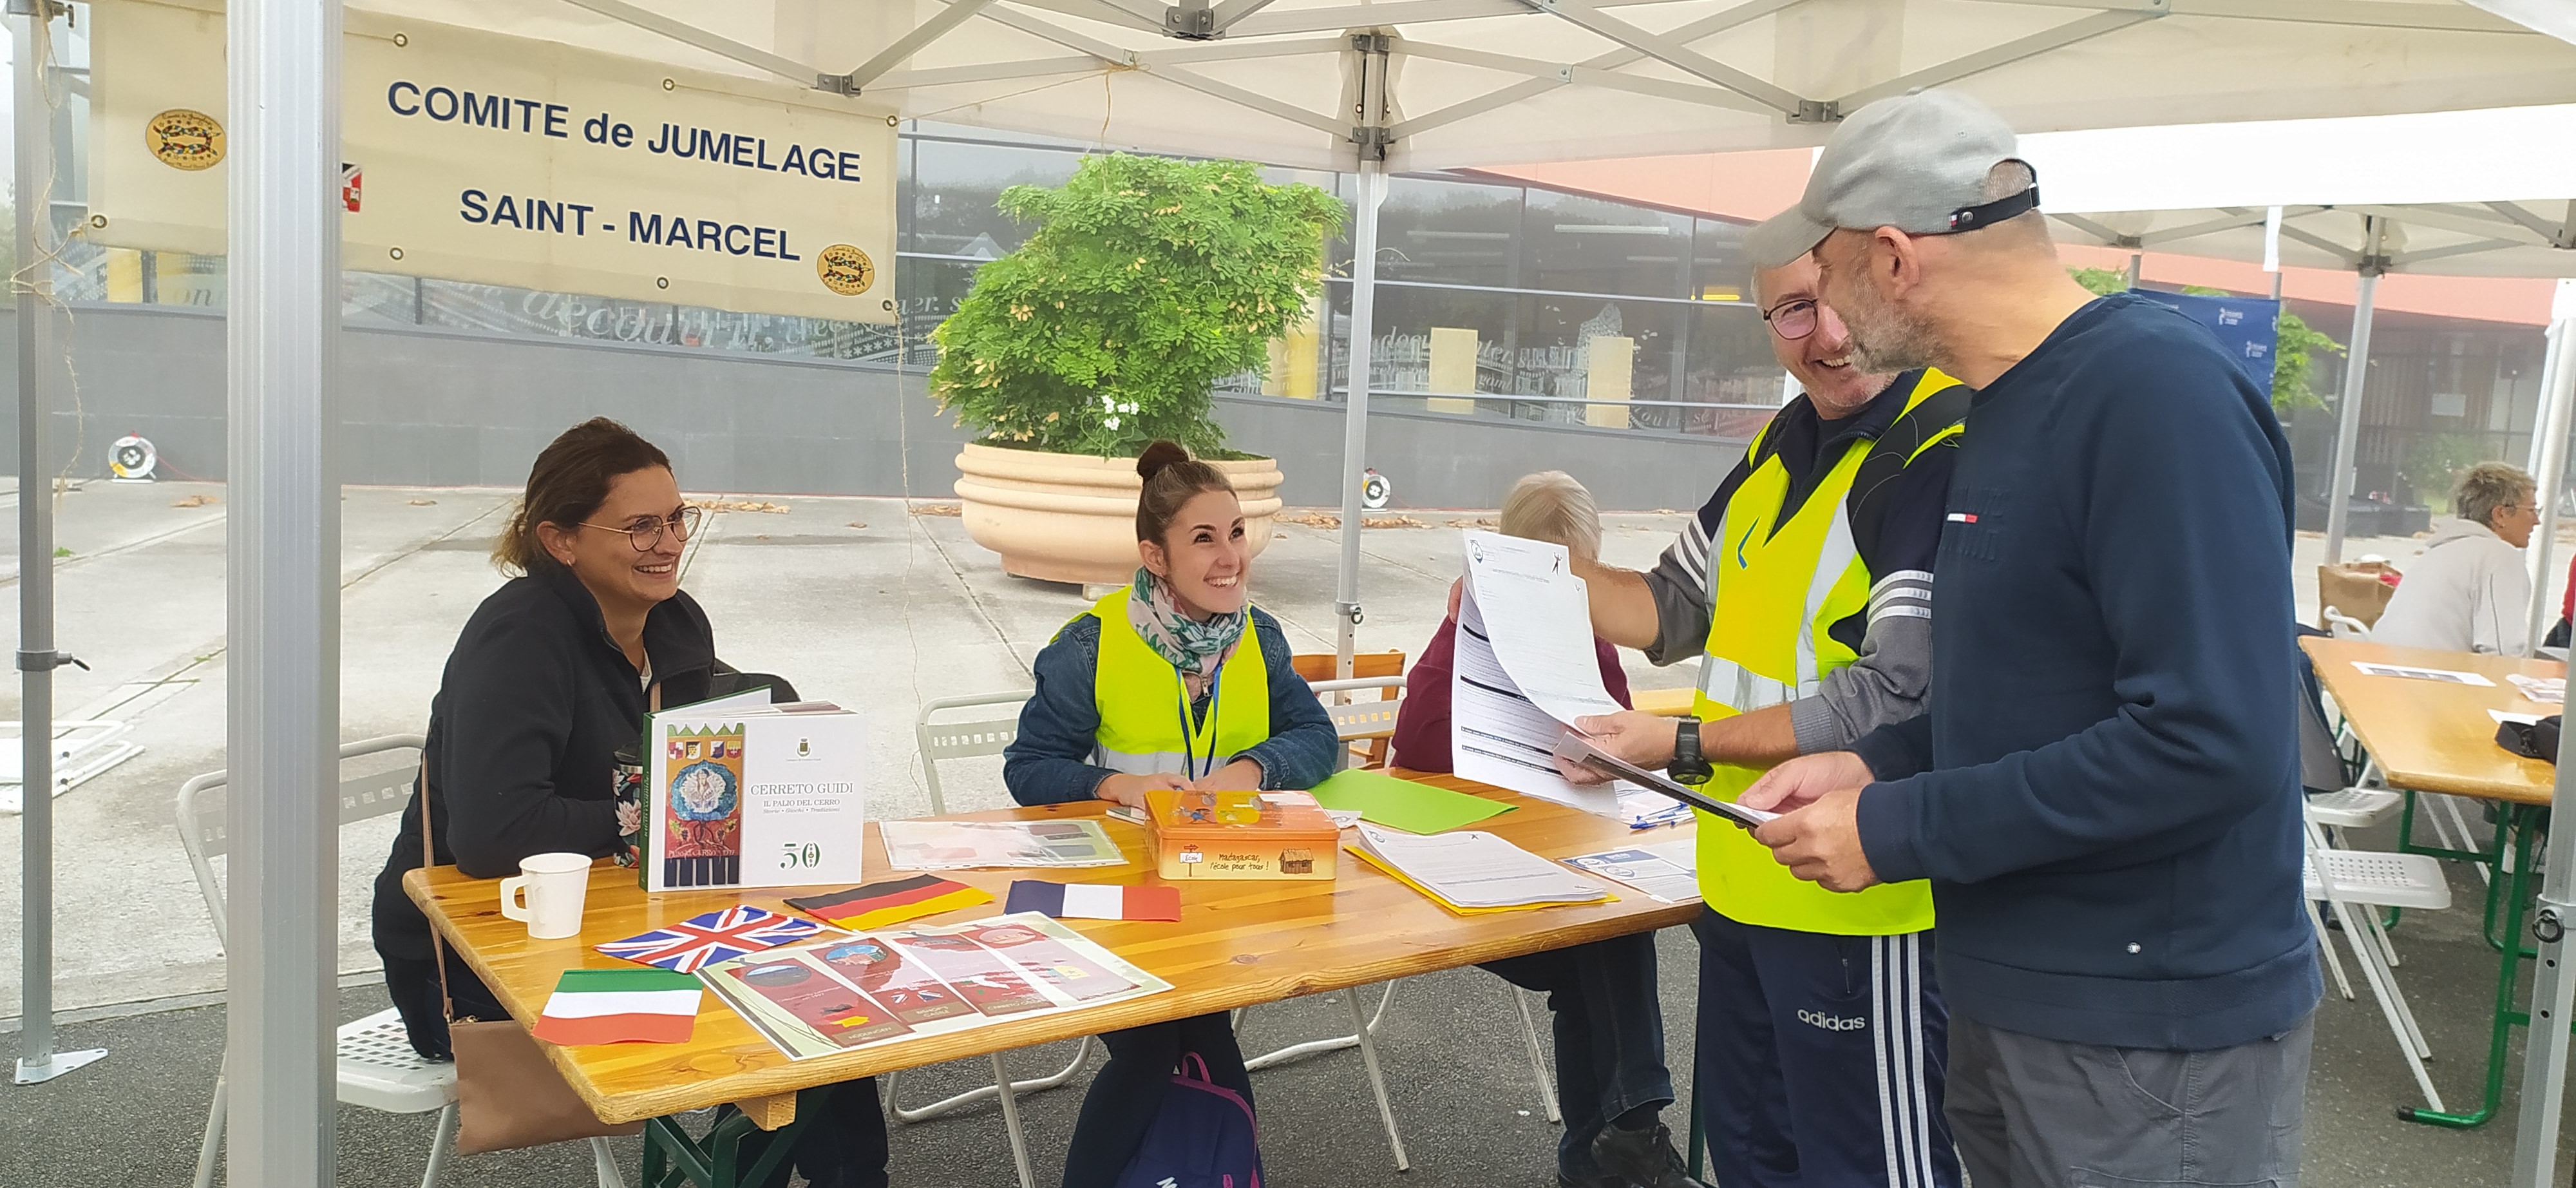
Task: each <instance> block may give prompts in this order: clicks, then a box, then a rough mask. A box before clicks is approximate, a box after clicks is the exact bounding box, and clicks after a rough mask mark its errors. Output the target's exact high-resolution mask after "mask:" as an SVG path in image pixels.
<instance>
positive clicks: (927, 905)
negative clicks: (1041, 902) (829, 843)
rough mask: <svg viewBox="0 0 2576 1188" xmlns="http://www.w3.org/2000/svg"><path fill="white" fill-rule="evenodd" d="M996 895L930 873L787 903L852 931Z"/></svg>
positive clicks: (864, 929)
mask: <svg viewBox="0 0 2576 1188" xmlns="http://www.w3.org/2000/svg"><path fill="white" fill-rule="evenodd" d="M991 902H993V897H992V896H991V895H989V894H987V893H985V892H982V891H978V890H976V889H975V888H973V887H969V886H967V885H966V884H964V883H958V882H952V881H950V880H948V879H943V878H937V877H934V876H931V875H914V876H913V877H911V878H908V879H889V880H887V881H885V882H882V883H869V884H868V885H866V886H864V887H852V888H850V889H849V890H847V891H835V892H833V893H832V894H830V895H811V896H807V897H805V898H803V899H791V900H788V901H787V906H789V907H792V908H795V909H796V910H797V911H800V912H803V913H805V914H807V915H809V916H813V917H814V918H816V919H818V920H825V921H829V922H831V923H832V924H834V925H837V926H839V927H842V928H847V929H849V930H851V931H852V932H865V931H867V930H868V929H871V928H883V927H885V926H886V925H888V924H900V923H902V922H904V921H906V920H917V919H920V918H921V917H923V916H936V915H938V914H939V913H941V912H949V911H955V910H957V909H958V908H964V907H973V906H975V905H976V904H979V903H991Z"/></svg>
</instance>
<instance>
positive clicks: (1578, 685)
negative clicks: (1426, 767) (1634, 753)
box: [1449, 530, 1620, 816]
mask: <svg viewBox="0 0 2576 1188" xmlns="http://www.w3.org/2000/svg"><path fill="white" fill-rule="evenodd" d="M1465 544H1466V548H1465V550H1464V551H1465V553H1466V571H1467V573H1466V579H1467V580H1466V588H1465V590H1464V592H1463V593H1462V594H1461V595H1460V596H1459V599H1458V641H1457V662H1456V666H1455V668H1454V669H1453V670H1452V671H1451V674H1450V711H1449V746H1450V756H1451V762H1452V763H1453V764H1454V765H1455V769H1456V771H1457V773H1458V774H1459V775H1461V776H1464V777H1465V778H1467V779H1471V780H1477V781H1480V782H1483V783H1487V784H1492V785H1494V786H1495V787H1498V788H1509V789H1511V790H1513V791H1515V792H1522V793H1527V794H1529V795H1532V796H1537V797H1541V798H1543V799H1547V800H1553V801H1556V802H1558V803H1560V804H1566V805H1570V806H1572V807H1575V808H1580V809H1584V810H1586V811H1589V812H1596V813H1600V814H1602V815H1604V816H1616V815H1618V814H1619V793H1618V791H1617V790H1615V789H1612V788H1607V787H1602V788H1585V787H1577V786H1576V785H1574V784H1571V783H1568V782H1567V781H1566V779H1565V777H1564V776H1562V775H1559V774H1558V773H1557V770H1556V764H1555V762H1554V761H1553V760H1551V759H1550V758H1549V756H1550V754H1551V753H1552V752H1553V751H1554V750H1555V747H1556V740H1557V738H1558V737H1559V736H1561V735H1563V734H1564V733H1566V731H1568V730H1570V729H1572V728H1573V725H1574V721H1575V719H1576V718H1579V717H1583V716H1585V715H1589V714H1611V713H1617V712H1619V709H1620V706H1619V703H1618V701H1617V700H1616V699H1614V698H1612V697H1611V696H1610V693H1609V691H1608V690H1607V689H1605V688H1604V687H1603V686H1602V684H1601V664H1600V661H1599V659H1598V654H1597V653H1596V652H1595V651H1594V650H1593V645H1592V611H1591V603H1590V601H1589V596H1588V595H1587V594H1586V592H1585V587H1584V583H1583V579H1581V578H1579V577H1576V576H1574V572H1573V567H1572V563H1571V559H1570V558H1569V557H1568V556H1567V554H1566V551H1565V546H1563V545H1557V544H1549V543H1547V542H1545V541H1536V540H1522V539H1520V538H1518V537H1511V536H1500V535H1497V534H1495V533H1491V532H1479V531H1474V530H1469V531H1468V532H1467V533H1466V540H1465Z"/></svg>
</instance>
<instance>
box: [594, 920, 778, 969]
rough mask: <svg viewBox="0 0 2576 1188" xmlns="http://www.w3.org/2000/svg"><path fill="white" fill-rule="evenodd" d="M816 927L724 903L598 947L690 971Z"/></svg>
mask: <svg viewBox="0 0 2576 1188" xmlns="http://www.w3.org/2000/svg"><path fill="white" fill-rule="evenodd" d="M822 930H823V926H822V925H820V924H816V923H814V922H813V921H811V920H799V919H796V918H795V917H793V916H782V915H779V914H778V913H776V912H773V911H768V910H765V909H762V908H756V907H729V908H726V909H724V910H723V911H720V912H708V913H706V914H705V915H702V916H691V917H689V918H688V919H686V920H683V921H681V922H679V923H677V924H673V925H670V926H668V927H663V928H656V929H654V930H653V931H651V932H647V933H642V934H640V935H636V936H630V937H627V938H626V939H625V940H618V941H610V942H608V943H607V944H604V945H601V946H599V951H600V952H602V953H606V954H608V955H609V956H611V957H623V958H625V959H626V960H628V961H635V962H641V963H643V964H645V965H657V966H660V967H662V968H663V969H667V970H670V971H671V972H673V973H696V972H698V971H699V970H701V969H704V968H706V967H707V966H710V965H713V964H715V963H716V962H719V961H729V960H731V959H733V958H736V957H740V956H742V955H744V954H746V953H757V952H759V951H761V950H762V949H766V948H770V947H773V946H776V945H783V944H786V943H787V942H789V941H792V940H802V939H804V938H805V937H809V936H812V935H814V934H815V933H817V932H821V931H822Z"/></svg>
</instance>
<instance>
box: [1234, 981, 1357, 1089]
mask: <svg viewBox="0 0 2576 1188" xmlns="http://www.w3.org/2000/svg"><path fill="white" fill-rule="evenodd" d="M1385 986H1386V993H1384V994H1382V995H1379V996H1378V1000H1377V1010H1376V1012H1375V1013H1373V1014H1371V1015H1370V1016H1369V1017H1368V1020H1367V1022H1366V1024H1365V1025H1364V1027H1363V1028H1361V1029H1359V1030H1365V1031H1367V1032H1368V1033H1369V1034H1370V1035H1372V1036H1374V1035H1376V1034H1377V1029H1378V1025H1379V1024H1380V1023H1383V1022H1385V1021H1386V1004H1388V1003H1390V1002H1393V1001H1395V983H1393V982H1388V983H1385ZM1359 992H1360V987H1357V986H1353V987H1351V994H1352V995H1353V998H1352V1001H1353V1002H1355V1003H1356V1002H1357V1001H1358V998H1357V996H1358V994H1359ZM1247 1009H1248V1008H1247ZM1243 1015H1244V1012H1243V1011H1236V1012H1235V1014H1234V1021H1235V1023H1234V1025H1235V1034H1237V1035H1241V1034H1242V1033H1243ZM1359 1042H1360V1040H1359V1035H1358V1032H1357V1031H1356V1030H1355V1031H1354V1032H1353V1033H1352V1034H1350V1035H1337V1036H1333V1037H1331V1038H1329V1039H1319V1040H1308V1041H1306V1042H1305V1043H1302V1044H1290V1045H1288V1046H1287V1047H1284V1048H1281V1049H1279V1050H1278V1051H1276V1052H1264V1053H1262V1054H1261V1055H1259V1056H1255V1057H1253V1058H1251V1059H1249V1060H1246V1061H1244V1062H1243V1071H1245V1072H1257V1071H1259V1070H1261V1069H1265V1068H1272V1067H1275V1066H1278V1065H1282V1064H1286V1063H1288V1062H1289V1061H1291V1060H1303V1059H1305V1058H1306V1057H1309V1056H1320V1055H1322V1054H1324V1053H1326V1052H1339V1051H1341V1050H1342V1049H1344V1048H1349V1047H1354V1046H1356V1045H1358V1043H1359Z"/></svg>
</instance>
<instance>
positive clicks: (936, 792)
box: [883, 689, 1092, 1188]
mask: <svg viewBox="0 0 2576 1188" xmlns="http://www.w3.org/2000/svg"><path fill="white" fill-rule="evenodd" d="M1035 692H1036V690H1034V689H1012V690H1009V691H1007V692H1002V693H978V694H974V695H972V696H968V697H942V698H940V699H938V700H936V701H932V702H928V703H926V704H924V705H923V706H922V707H921V714H920V716H919V717H917V718H915V719H914V720H913V726H912V737H913V742H914V743H915V745H917V746H918V747H920V749H921V777H922V782H923V783H925V784H927V785H928V786H929V788H930V811H931V813H932V815H934V816H937V815H941V814H945V813H946V812H947V811H948V797H947V795H946V794H945V793H944V792H943V791H942V790H941V788H940V786H939V761H940V760H942V759H974V758H980V757H989V756H993V755H999V754H1001V753H1002V752H1003V750H1004V749H1006V748H1008V747H1009V746H1010V745H1011V740H1012V739H1015V738H1018V737H1019V736H1020V715H1019V707H1020V706H1021V705H1022V704H1023V703H1025V702H1027V701H1028V699H1029V697H1030V695H1031V694H1033V693H1035ZM986 706H1009V707H1010V709H1011V712H1010V716H1008V717H1000V718H997V717H992V716H990V715H985V716H979V717H974V718H969V719H965V720H962V721H945V722H942V721H934V720H933V719H935V718H937V717H939V716H940V715H941V714H944V713H946V712H948V711H951V710H966V709H977V708H982V707H986ZM1091 1047H1092V1040H1091V1039H1090V1037H1088V1036H1086V1037H1084V1038H1083V1040H1082V1042H1081V1043H1080V1044H1079V1045H1077V1046H1076V1047H1075V1048H1074V1050H1073V1059H1072V1060H1071V1061H1070V1062H1068V1063H1067V1064H1066V1065H1065V1066H1064V1067H1063V1068H1062V1069H1059V1070H1057V1071H1055V1072H1052V1073H1048V1074H1047V1075H1045V1076H1042V1077H1036V1078H1033V1079H1030V1080H1026V1081H1018V1080H1012V1079H1011V1076H1010V1073H1009V1071H1008V1070H1007V1069H1006V1068H1005V1067H1004V1066H1003V1064H1002V1054H1001V1053H999V1052H995V1053H993V1083H992V1084H990V1085H980V1086H977V1087H975V1088H973V1089H969V1090H967V1091H966V1092H964V1093H959V1094H955V1095H953V1096H949V1097H943V1098H941V1099H939V1100H938V1101H934V1102H931V1103H930V1104H928V1105H925V1106H915V1107H911V1108H906V1107H905V1106H904V1105H903V1103H902V1102H901V1101H900V1100H898V1099H897V1097H896V1093H895V1086H896V1085H897V1083H898V1082H899V1079H900V1077H901V1076H902V1074H900V1073H887V1074H885V1076H884V1077H883V1080H884V1082H885V1084H884V1088H883V1091H884V1094H885V1102H886V1112H887V1113H888V1114H890V1115H892V1116H893V1117H894V1119H895V1120H896V1121H898V1122H906V1123H910V1122H922V1121H927V1120H929V1119H932V1118H937V1117H940V1116H942V1115H945V1114H953V1113H955V1112H957V1111H959V1110H962V1109H965V1108H966V1107H968V1106H971V1105H974V1104H975V1103H977V1102H980V1101H983V1100H984V1099H986V1098H998V1099H999V1100H1000V1103H1001V1107H1002V1128H1003V1129H1004V1130H1006V1131H1008V1132H1009V1133H1010V1136H1011V1159H1012V1163H1013V1165H1014V1166H1015V1167H1016V1168H1017V1169H1018V1171H1019V1175H1020V1188H1037V1185H1036V1183H1035V1182H1034V1180H1033V1178H1032V1177H1031V1175H1030V1173H1029V1144H1028V1136H1027V1135H1026V1134H1025V1133H1023V1132H1022V1130H1021V1128H1020V1107H1019V1095H1020V1094H1023V1093H1042V1092H1044V1091H1046V1090H1049V1089H1053V1088H1056V1087H1058V1086H1060V1085H1063V1084H1064V1083H1065V1082H1067V1081H1070V1080H1072V1079H1073V1075H1074V1074H1075V1073H1078V1072H1080V1071H1082V1066H1083V1063H1084V1062H1085V1061H1087V1060H1089V1059H1090V1058H1091Z"/></svg>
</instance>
